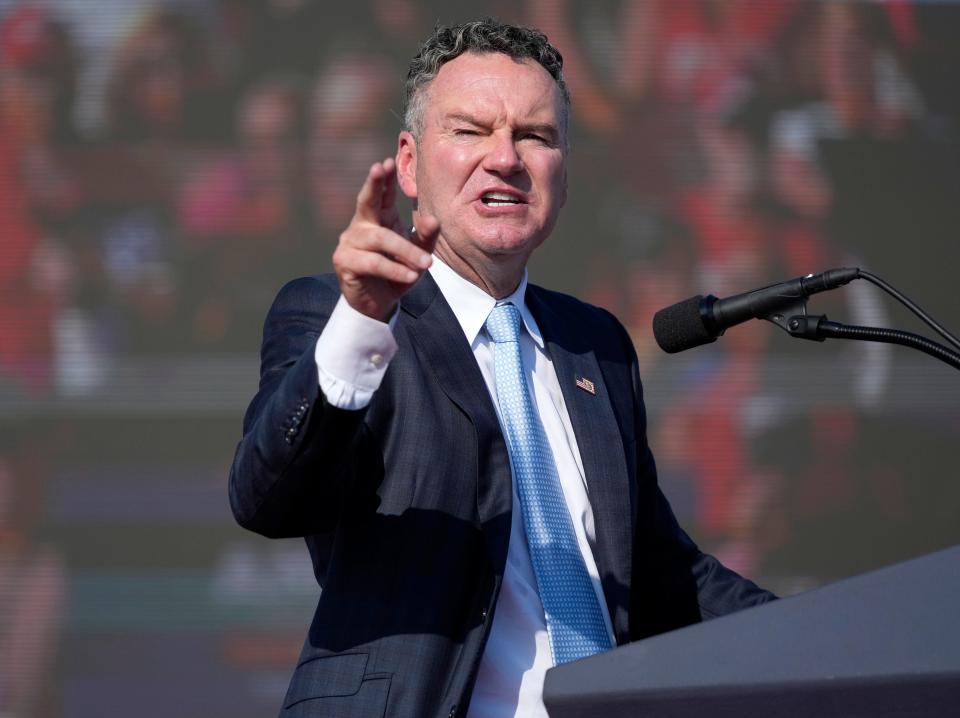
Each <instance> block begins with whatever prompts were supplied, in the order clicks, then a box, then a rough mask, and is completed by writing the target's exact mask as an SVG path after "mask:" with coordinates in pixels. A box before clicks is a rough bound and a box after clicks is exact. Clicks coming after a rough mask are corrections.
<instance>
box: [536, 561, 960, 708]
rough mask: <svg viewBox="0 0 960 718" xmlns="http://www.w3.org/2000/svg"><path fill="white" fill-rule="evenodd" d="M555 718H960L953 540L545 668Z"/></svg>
mask: <svg viewBox="0 0 960 718" xmlns="http://www.w3.org/2000/svg"><path fill="white" fill-rule="evenodd" d="M544 702H545V703H546V706H547V711H548V712H549V714H550V716H551V718H574V716H578V717H579V716H584V717H586V716H589V717H591V718H593V717H594V716H602V717H603V718H620V717H621V716H623V717H626V716H630V717H631V718H633V717H635V716H636V717H642V718H693V717H694V716H697V717H698V718H701V717H703V716H709V717H710V718H748V717H750V716H763V718H840V717H841V716H842V717H843V718H860V717H861V716H862V717H863V718H920V717H923V718H929V717H931V716H960V546H955V547H953V548H949V549H946V550H943V551H939V552H937V553H933V554H930V555H928V556H924V557H922V558H918V559H914V560H912V561H907V562H906V563H901V564H897V565H894V566H890V567H888V568H884V569H880V570H878V571H873V572H871V573H867V574H863V575H861V576H856V577H854V578H851V579H846V580H844V581H840V582H838V583H834V584H831V585H828V586H824V587H822V588H819V589H816V590H813V591H809V592H807V593H803V594H800V595H797V596H793V597H791V598H786V599H782V600H780V601H774V602H772V603H768V604H764V605H762V606H757V607H755V608H750V609H747V610H744V611H741V612H739V613H735V614H731V615H729V616H724V617H721V618H717V619H714V620H712V621H707V622H704V623H699V624H696V625H693V626H688V627H686V628H682V629H680V630H677V631H671V632H670V633H665V634H662V635H659V636H654V637H652V638H648V639H646V640H643V641H638V642H636V643H632V644H630V645H628V646H622V647H620V648H617V649H615V650H613V651H609V652H607V653H602V654H599V655H596V656H592V657H590V658H585V659H583V660H580V661H574V662H573V663H567V664H565V665H562V666H557V667H556V668H552V669H550V670H549V671H547V677H546V683H545V685H544Z"/></svg>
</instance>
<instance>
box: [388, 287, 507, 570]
mask: <svg viewBox="0 0 960 718" xmlns="http://www.w3.org/2000/svg"><path fill="white" fill-rule="evenodd" d="M401 307H402V309H403V310H404V312H405V313H406V315H407V318H409V320H410V321H408V322H407V323H406V325H407V327H408V329H409V332H410V338H411V341H412V342H413V343H414V345H415V350H416V351H417V353H418V355H419V356H420V359H421V362H420V363H421V365H422V367H423V370H424V371H425V372H432V373H433V375H434V376H435V377H436V380H437V382H438V384H439V385H440V388H441V389H442V390H443V392H444V393H445V394H446V395H447V397H448V398H449V399H450V401H452V402H453V403H454V404H456V405H457V406H458V407H459V408H460V410H461V411H463V413H464V414H466V415H467V417H468V418H469V419H470V421H471V422H472V423H473V426H474V429H475V430H476V445H477V514H478V516H479V520H480V524H481V527H482V528H483V532H484V538H485V540H486V542H487V549H488V552H489V555H490V559H491V561H492V563H493V566H494V570H495V572H496V573H497V574H500V575H502V574H503V568H504V565H505V563H506V559H507V546H508V543H509V540H510V511H511V506H512V501H513V495H512V489H511V487H512V479H511V473H510V457H509V455H508V454H507V446H506V443H505V442H504V440H503V435H502V434H501V432H500V422H499V421H498V419H497V415H496V411H495V409H494V406H493V402H492V401H491V399H490V392H489V391H488V390H487V385H486V383H485V382H484V380H483V375H482V374H481V373H480V368H479V367H478V366H477V360H476V358H475V357H474V356H473V351H472V350H471V349H470V346H469V344H467V340H466V337H465V336H464V335H463V329H462V328H461V327H460V324H459V323H458V322H457V319H456V316H454V314H453V311H452V310H451V309H450V306H449V305H448V304H447V302H446V300H445V299H444V298H443V295H442V294H441V293H440V290H439V288H438V287H437V285H436V282H434V281H433V278H432V277H431V276H430V274H429V273H424V275H423V277H422V278H421V279H420V281H419V282H417V284H416V285H415V286H414V287H413V288H412V289H411V290H410V291H409V292H407V294H406V295H405V296H404V298H403V299H402V301H401ZM504 527H505V528H504Z"/></svg>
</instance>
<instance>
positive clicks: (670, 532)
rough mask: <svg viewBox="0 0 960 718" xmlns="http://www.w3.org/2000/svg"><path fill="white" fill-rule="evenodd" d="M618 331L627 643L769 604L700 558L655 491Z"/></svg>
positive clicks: (744, 582) (640, 411) (642, 416)
mask: <svg viewBox="0 0 960 718" xmlns="http://www.w3.org/2000/svg"><path fill="white" fill-rule="evenodd" d="M618 326H619V323H618ZM620 332H621V333H622V336H623V341H624V343H625V345H626V347H627V351H628V356H629V357H630V364H631V374H632V377H631V381H632V384H633V394H634V409H635V431H636V451H637V457H636V458H637V495H638V505H637V513H638V516H637V528H636V534H635V545H634V552H633V556H634V572H633V573H634V590H633V596H632V598H631V631H630V632H631V638H632V639H634V640H636V639H639V638H645V637H647V636H651V635H655V634H658V633H663V632H665V631H670V630H674V629H676V628H681V627H683V626H686V625H690V624H693V623H697V622H699V621H702V620H706V619H710V618H715V617H717V616H721V615H724V614H727V613H733V612H734V611H738V610H740V609H743V608H748V607H750V606H754V605H758V604H761V603H766V602H767V601H771V600H774V599H775V598H776V596H774V595H773V594H772V593H770V592H768V591H765V590H763V589H762V588H760V587H758V586H757V585H756V584H755V583H753V581H750V580H749V579H746V578H744V577H742V576H740V575H739V574H737V573H736V572H734V571H731V570H730V569H728V568H727V567H726V566H724V565H723V564H721V563H720V562H719V561H718V560H717V559H716V558H714V557H713V556H711V555H709V554H706V553H703V552H702V551H701V550H700V549H699V547H698V546H697V544H696V543H695V542H694V541H693V540H692V539H691V538H690V536H689V535H687V533H686V532H685V531H684V530H683V529H682V528H681V527H680V525H679V523H678V522H677V519H676V517H675V516H674V513H673V509H672V508H671V507H670V503H669V502H668V501H667V499H666V497H665V496H664V494H663V492H662V491H661V489H660V486H659V483H658V479H657V469H656V463H655V461H654V458H653V453H652V451H651V450H650V447H649V444H648V441H647V432H646V425H647V420H646V409H645V407H644V402H643V385H642V383H641V381H640V372H639V367H638V362H637V357H636V352H635V351H634V349H633V343H632V342H631V341H630V338H629V335H628V334H627V333H626V330H625V329H623V327H622V326H620Z"/></svg>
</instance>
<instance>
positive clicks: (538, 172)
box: [397, 53, 567, 266]
mask: <svg viewBox="0 0 960 718" xmlns="http://www.w3.org/2000/svg"><path fill="white" fill-rule="evenodd" d="M426 93H427V96H426V98H424V99H425V110H424V112H423V122H422V125H423V126H422V131H421V137H420V140H419V142H416V141H415V140H414V138H413V137H412V136H411V135H410V133H408V132H404V133H401V135H400V142H399V149H398V153H397V166H398V169H399V180H400V186H401V188H402V189H403V191H404V193H405V194H406V195H407V196H408V197H410V198H412V199H415V200H416V202H417V208H418V210H419V211H421V212H424V213H427V214H432V215H433V216H435V217H436V218H437V219H438V220H439V221H440V233H441V236H440V239H439V240H438V249H439V250H440V251H441V252H443V251H445V250H449V251H452V252H453V253H455V254H456V255H458V256H459V257H460V258H461V259H462V260H464V261H466V262H467V263H468V264H471V265H472V266H477V265H476V264H473V263H474V262H480V263H484V262H486V263H489V262H495V263H504V264H516V265H522V264H524V263H526V260H527V258H528V257H529V256H530V253H531V252H533V250H534V249H536V248H537V247H538V246H539V245H540V243H541V242H543V241H544V240H545V239H546V238H547V236H549V234H550V232H551V231H552V229H553V226H554V224H555V223H556V220H557V215H558V214H559V212H560V208H561V207H562V206H563V204H564V202H565V200H566V155H567V152H566V136H565V127H564V122H563V119H564V115H563V113H564V104H563V98H562V96H561V94H560V90H559V88H558V87H557V84H556V83H555V82H554V80H553V78H552V77H550V74H549V73H548V72H547V71H546V70H545V69H544V68H543V67H541V66H540V65H539V64H537V63H536V62H534V61H532V60H524V61H523V62H517V61H515V60H513V59H512V58H510V57H508V56H507V55H503V54H500V53H485V54H477V53H466V54H463V55H460V56H459V57H457V58H456V59H454V60H451V61H450V62H448V63H446V64H445V65H443V66H442V67H441V68H440V71H439V72H438V73H437V76H436V77H435V78H434V79H433V81H432V82H431V83H430V84H429V85H428V86H427V88H426ZM444 245H446V247H444Z"/></svg>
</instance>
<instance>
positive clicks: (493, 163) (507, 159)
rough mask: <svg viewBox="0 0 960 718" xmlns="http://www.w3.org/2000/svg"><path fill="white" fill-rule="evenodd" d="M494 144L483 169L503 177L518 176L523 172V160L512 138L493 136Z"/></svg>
mask: <svg viewBox="0 0 960 718" xmlns="http://www.w3.org/2000/svg"><path fill="white" fill-rule="evenodd" d="M491 142H492V143H493V144H492V145H491V147H490V149H489V151H488V152H487V154H486V156H485V157H484V161H483V168H484V169H485V170H487V171H489V172H495V173H497V174H498V175H501V176H504V177H506V176H508V175H513V174H516V173H517V172H520V171H521V170H523V159H522V158H521V157H520V153H519V152H517V144H516V142H515V141H514V138H513V137H512V136H505V135H502V136H496V135H495V136H493V137H491Z"/></svg>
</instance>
